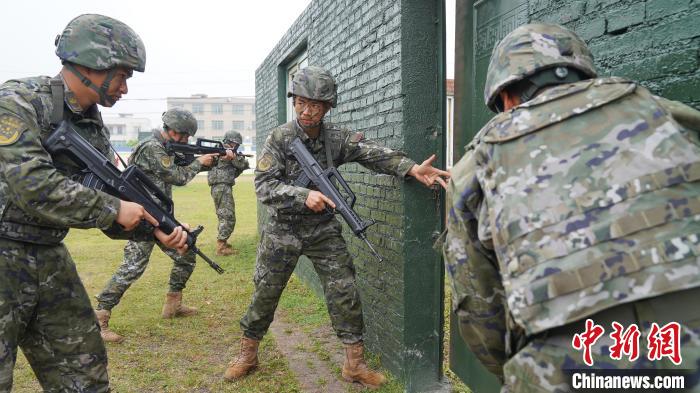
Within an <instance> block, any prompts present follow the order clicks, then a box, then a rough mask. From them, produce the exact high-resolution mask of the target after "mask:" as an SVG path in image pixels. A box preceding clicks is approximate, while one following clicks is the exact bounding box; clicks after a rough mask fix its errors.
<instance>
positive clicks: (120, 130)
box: [110, 124, 125, 135]
mask: <svg viewBox="0 0 700 393" xmlns="http://www.w3.org/2000/svg"><path fill="white" fill-rule="evenodd" d="M124 128H125V126H124V125H123V124H115V125H112V126H111V127H110V131H111V133H112V135H124Z"/></svg>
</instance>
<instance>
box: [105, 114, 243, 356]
mask: <svg viewBox="0 0 700 393" xmlns="http://www.w3.org/2000/svg"><path fill="white" fill-rule="evenodd" d="M196 132H197V120H196V119H195V117H194V115H192V113H190V112H189V111H187V110H184V109H179V108H173V109H170V110H168V111H167V112H165V113H163V130H162V131H154V132H153V136H152V137H151V138H150V139H147V140H145V141H143V142H141V143H140V144H139V145H137V146H136V148H135V149H134V152H133V153H132V154H131V156H129V164H132V165H136V166H138V167H139V168H140V169H141V170H142V171H143V172H144V173H145V174H146V176H148V178H149V179H151V180H152V181H153V183H154V184H155V185H156V186H158V187H159V188H160V189H161V190H162V191H163V192H164V193H165V194H166V195H167V196H168V198H172V186H173V185H176V186H184V185H185V184H187V183H188V182H189V181H190V180H192V179H193V178H194V177H195V175H197V173H199V172H200V171H202V170H205V169H206V168H209V167H211V166H213V165H214V164H215V162H216V160H217V159H218V155H215V154H207V155H202V156H199V157H197V159H195V160H194V161H192V162H191V163H190V164H188V165H186V166H178V165H176V164H175V157H174V155H171V154H168V152H167V151H166V149H165V143H166V142H167V141H174V142H179V143H187V139H189V137H190V136H194V135H195V133H196ZM234 157H235V155H234V154H233V153H232V152H231V151H229V152H228V153H227V156H225V157H222V159H223V160H229V161H230V160H232V159H233V158H234ZM155 245H156V243H155V242H154V241H152V240H146V241H129V242H127V244H126V246H125V247H124V260H123V262H122V264H121V266H119V269H117V271H116V273H114V275H113V276H112V278H111V279H110V280H109V282H108V283H107V285H105V288H104V289H103V290H102V292H101V293H100V294H99V295H97V308H96V310H95V314H97V319H98V321H99V324H100V333H101V335H102V338H103V339H104V340H105V341H108V342H121V341H122V340H123V339H124V338H123V337H122V336H121V335H119V334H117V333H116V332H114V331H113V330H111V329H110V328H109V320H110V317H111V310H112V309H113V308H114V307H115V306H116V305H117V304H119V301H120V300H121V298H122V296H124V293H125V292H126V290H127V289H129V287H130V286H131V284H133V283H134V282H135V281H136V280H138V279H139V277H141V275H142V274H143V272H144V271H145V270H146V267H147V266H148V260H149V258H150V256H151V252H152V251H153V246H155ZM158 246H159V247H160V248H161V250H163V252H164V253H165V254H167V255H168V256H169V257H170V258H171V259H172V260H173V269H172V271H171V272H170V291H169V292H168V293H167V295H166V297H165V305H163V313H162V317H163V318H173V317H188V316H192V315H194V314H196V313H197V309H196V308H194V307H188V306H186V305H184V304H182V290H183V289H184V288H185V284H186V283H187V280H189V278H190V276H191V275H192V272H193V271H194V266H195V261H196V254H195V253H194V252H193V251H191V250H190V251H188V252H186V253H185V254H184V255H181V254H180V253H177V252H174V251H173V250H170V249H166V248H165V247H163V246H162V245H160V244H158Z"/></svg>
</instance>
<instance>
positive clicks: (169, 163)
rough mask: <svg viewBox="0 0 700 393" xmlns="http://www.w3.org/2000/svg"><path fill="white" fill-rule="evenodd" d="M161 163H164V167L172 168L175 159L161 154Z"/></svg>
mask: <svg viewBox="0 0 700 393" xmlns="http://www.w3.org/2000/svg"><path fill="white" fill-rule="evenodd" d="M160 165H162V166H163V168H170V167H171V166H172V165H173V159H172V158H170V156H161V157H160Z"/></svg>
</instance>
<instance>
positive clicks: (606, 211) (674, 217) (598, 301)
mask: <svg viewBox="0 0 700 393" xmlns="http://www.w3.org/2000/svg"><path fill="white" fill-rule="evenodd" d="M484 96H485V97H484V98H485V101H486V105H487V106H488V107H489V108H490V109H491V110H493V111H495V112H500V113H499V114H498V115H497V116H495V117H494V118H493V119H492V120H491V121H490V122H489V123H488V124H486V125H485V126H484V127H483V128H482V129H481V131H479V133H478V134H477V135H476V137H475V138H474V140H473V141H472V142H471V143H470V144H469V145H468V146H467V152H466V155H465V156H464V157H463V158H462V159H461V160H460V161H459V163H458V164H457V165H456V166H455V167H454V168H453V170H452V179H451V181H450V186H449V195H450V196H451V201H452V202H451V209H450V212H449V215H448V235H447V238H446V242H445V245H444V254H445V262H446V265H447V271H448V272H449V274H450V276H451V282H452V287H453V291H452V293H453V307H454V309H455V311H456V313H457V315H458V317H459V320H460V331H461V334H462V337H463V338H464V339H465V340H466V342H467V343H468V344H469V346H470V347H471V349H472V351H473V352H474V353H475V354H476V356H477V357H478V358H479V359H480V360H481V362H482V363H483V365H484V366H485V367H486V368H487V369H488V370H490V371H491V372H492V373H494V374H496V375H497V376H499V377H500V378H501V379H502V381H503V382H504V384H505V385H504V391H513V392H565V391H571V390H572V385H570V383H569V382H570V381H573V382H574V383H575V380H572V379H571V378H572V375H571V373H572V371H573V370H578V371H581V370H586V369H589V367H590V366H591V365H592V366H593V367H596V366H598V367H601V368H608V369H609V368H617V369H632V368H635V369H654V368H658V369H664V368H673V367H676V368H679V369H680V368H685V369H692V372H694V373H695V375H694V377H695V383H696V382H697V377H698V369H697V366H698V361H700V307H697V304H696V303H697V301H698V298H700V258H699V257H698V255H699V254H698V252H699V251H700V236H699V235H700V220H698V214H700V183H699V182H698V180H700V140H699V136H700V133H699V132H698V131H700V112H698V111H696V110H694V109H692V108H690V107H688V106H685V105H683V104H681V103H678V102H671V101H668V100H666V99H663V98H661V97H656V96H654V95H652V94H651V93H650V92H649V91H648V90H647V89H645V88H644V87H642V86H640V85H638V84H637V83H635V82H632V81H629V80H626V79H623V78H615V77H613V78H596V70H595V67H594V65H593V58H592V56H591V53H590V51H589V49H588V48H587V47H586V44H585V43H584V42H583V41H582V40H581V39H580V38H579V37H578V36H576V35H575V34H574V33H573V32H571V31H568V30H566V29H564V28H562V27H560V26H555V25H543V24H532V25H525V26H521V27H519V28H517V29H515V30H514V31H513V32H511V33H510V34H508V35H507V36H506V37H505V38H504V39H503V40H502V41H501V42H500V43H499V44H498V46H497V47H496V48H495V49H494V52H493V54H492V56H491V63H490V64H489V69H488V75H487V80H486V87H485V92H484ZM587 319H588V320H589V321H586V320H587ZM616 324H617V325H616ZM674 324H678V326H679V327H680V329H679V333H680V334H679V336H678V337H676V343H677V344H678V343H680V347H681V348H680V349H681V350H682V353H683V359H682V361H681V362H679V363H677V364H678V365H677V366H674V364H672V363H671V362H669V361H668V359H663V361H659V360H658V359H657V358H656V357H655V356H652V354H651V353H650V354H649V356H647V354H646V351H644V349H645V347H646V345H644V343H645V342H649V343H652V342H653V336H654V335H655V333H654V331H655V329H654V326H655V325H656V326H657V328H658V326H675V325H674ZM622 328H624V329H625V331H629V332H632V335H631V336H628V338H630V341H629V342H626V343H625V345H627V344H629V345H630V346H629V347H628V348H639V346H641V347H642V349H641V350H640V352H641V356H640V353H639V352H637V353H636V355H635V353H634V352H635V351H631V352H629V353H627V355H629V356H627V357H625V356H620V354H621V350H622V348H623V346H622V345H620V340H616V339H614V337H615V334H614V332H615V331H618V333H620V331H621V329H622ZM603 331H607V332H610V333H611V334H602V333H603ZM635 331H636V332H637V333H636V334H634V333H635ZM584 332H586V333H585V334H584ZM657 332H658V330H657ZM640 335H641V339H640V337H639V336H640ZM634 337H637V341H636V344H635V341H634V339H633V338H634ZM618 339H619V337H618ZM647 339H648V341H647ZM596 340H598V341H597V344H595V345H592V344H593V342H595V341H596ZM639 341H641V345H639V344H640V343H639ZM650 345H651V344H650ZM584 347H585V348H584ZM581 350H582V351H583V353H582V352H580V351H581ZM624 351H627V350H626V349H625V350H624ZM635 357H638V358H636V359H635ZM676 360H679V359H673V361H674V363H675V361H676ZM691 380H692V379H691V378H686V381H687V384H686V387H689V386H688V384H690V383H691Z"/></svg>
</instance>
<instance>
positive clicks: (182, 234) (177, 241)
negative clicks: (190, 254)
mask: <svg viewBox="0 0 700 393" xmlns="http://www.w3.org/2000/svg"><path fill="white" fill-rule="evenodd" d="M183 225H184V224H183ZM153 234H154V235H155V237H156V239H158V241H159V242H161V243H162V244H163V245H164V246H165V247H168V248H172V249H174V250H175V251H177V253H178V254H180V255H183V254H185V253H186V252H187V232H186V231H184V230H183V228H182V227H176V228H175V229H174V230H173V231H172V232H171V233H170V234H169V235H168V234H166V233H165V232H163V231H161V230H160V229H158V228H156V230H155V232H154V233H153Z"/></svg>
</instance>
